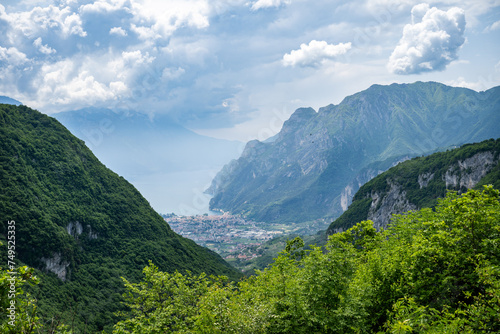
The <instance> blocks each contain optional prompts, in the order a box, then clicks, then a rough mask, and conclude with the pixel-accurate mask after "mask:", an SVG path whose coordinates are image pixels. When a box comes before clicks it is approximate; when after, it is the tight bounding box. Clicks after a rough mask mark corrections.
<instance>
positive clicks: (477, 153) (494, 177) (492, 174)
mask: <svg viewBox="0 0 500 334" xmlns="http://www.w3.org/2000/svg"><path fill="white" fill-rule="evenodd" d="M499 162H500V139H497V140H493V139H490V140H487V141H483V142H481V143H477V144H466V145H463V146H462V147H460V148H457V149H453V150H450V151H446V152H438V153H434V154H432V155H430V156H427V157H419V158H414V159H412V160H409V161H405V162H402V163H400V164H399V165H397V166H395V167H392V168H391V169H389V170H388V171H386V172H384V173H382V174H380V175H378V176H377V177H375V178H374V179H372V180H371V181H369V182H367V183H366V184H364V185H363V186H362V187H361V188H360V189H359V190H358V192H357V193H356V195H354V199H353V202H352V204H351V205H350V206H349V209H348V210H347V211H346V212H344V213H343V214H342V215H341V216H340V217H339V218H338V219H336V220H335V221H334V222H333V223H332V224H331V225H330V226H329V228H328V230H327V234H333V233H336V232H341V231H344V230H347V229H349V228H351V227H352V226H354V225H355V224H356V223H358V222H360V221H363V220H372V221H373V222H374V226H375V227H376V228H381V227H386V226H387V224H388V223H389V221H390V219H391V216H392V215H393V214H401V213H404V212H407V211H409V210H418V209H421V208H426V207H435V206H436V204H437V199H438V198H443V197H445V195H446V192H447V191H448V190H453V191H457V192H458V193H463V192H466V191H467V189H471V188H478V189H480V188H482V186H483V185H486V184H492V185H493V186H494V187H495V188H496V189H500V164H499Z"/></svg>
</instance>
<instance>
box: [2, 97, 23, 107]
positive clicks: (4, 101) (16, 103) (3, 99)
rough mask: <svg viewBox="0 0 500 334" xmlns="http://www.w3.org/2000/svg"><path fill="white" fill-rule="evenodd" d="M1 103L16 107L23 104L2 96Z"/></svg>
mask: <svg viewBox="0 0 500 334" xmlns="http://www.w3.org/2000/svg"><path fill="white" fill-rule="evenodd" d="M0 103H2V104H13V105H16V106H19V105H21V104H22V103H21V102H19V101H17V100H14V99H11V98H10V97H8V96H0Z"/></svg>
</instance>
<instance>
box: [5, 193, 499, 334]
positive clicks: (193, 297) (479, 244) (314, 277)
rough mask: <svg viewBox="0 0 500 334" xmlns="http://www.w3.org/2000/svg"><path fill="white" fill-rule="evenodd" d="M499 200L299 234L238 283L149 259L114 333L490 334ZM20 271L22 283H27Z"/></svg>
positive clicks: (495, 313) (449, 202)
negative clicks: (317, 236) (311, 241)
mask: <svg viewBox="0 0 500 334" xmlns="http://www.w3.org/2000/svg"><path fill="white" fill-rule="evenodd" d="M499 199H500V194H499V191H498V190H495V189H493V187H491V186H485V187H484V189H483V190H481V191H477V190H470V191H468V192H467V193H464V194H461V195H458V194H457V193H455V192H449V193H448V194H447V196H446V197H445V198H444V199H440V200H439V201H438V204H437V206H436V207H435V210H431V209H427V208H424V209H421V210H419V211H415V212H409V213H406V214H403V215H397V216H395V217H394V219H393V220H392V223H391V224H390V225H389V226H388V228H387V229H385V230H381V231H377V230H376V229H375V228H374V227H373V225H372V222H370V221H363V222H360V223H359V224H357V225H356V226H354V227H352V228H351V229H349V230H347V231H345V232H343V233H337V234H333V235H331V236H330V237H329V240H328V243H327V245H326V248H325V249H321V248H320V247H312V249H310V250H304V249H303V246H304V243H303V241H302V239H300V238H299V237H297V238H295V239H293V240H290V241H289V242H288V244H287V246H286V248H285V249H284V250H283V251H282V252H281V253H280V254H279V256H278V257H277V258H276V259H275V261H274V262H273V263H272V264H271V265H270V266H269V267H268V268H266V269H265V270H263V271H259V272H257V275H255V276H252V277H249V278H247V279H244V280H241V281H239V282H234V281H230V280H228V279H227V278H225V277H221V276H219V277H215V276H207V275H206V274H193V273H185V274H181V273H179V272H174V273H167V272H162V271H160V270H159V269H158V268H157V267H156V266H155V265H154V263H152V262H150V263H149V265H148V266H146V267H145V268H144V270H143V275H144V277H143V279H142V280H141V281H140V282H139V283H133V282H131V281H129V280H127V279H123V281H124V285H125V287H126V292H125V294H124V298H125V300H126V305H127V309H126V310H124V311H123V312H121V313H120V315H121V316H122V317H123V320H121V321H119V322H118V323H116V324H115V326H114V330H113V332H114V333H169V332H173V333H248V334H254V333H457V334H458V333H479V332H481V333H498V332H499V331H500V249H499V247H500V202H499ZM23 271H24V274H23V275H22V276H21V277H20V279H23V280H33V277H30V276H29V269H26V268H25V269H23ZM6 276H8V274H7V273H6V272H5V271H3V272H2V280H1V281H0V283H1V284H0V288H1V289H2V290H1V293H2V294H3V295H2V301H4V300H5V299H4V295H5V291H6V289H7V284H5V282H6V280H5V277H6ZM20 283H21V282H20ZM19 293H21V291H19ZM19 299H20V300H22V301H23V304H22V307H23V308H22V309H21V310H20V312H22V313H21V314H22V317H21V319H20V321H19V326H20V327H19V331H17V332H15V333H21V332H26V333H29V332H30V329H32V328H37V327H39V326H42V325H41V324H39V323H38V320H37V318H36V316H34V314H36V309H35V305H34V304H35V302H34V301H33V300H30V297H29V296H27V297H19ZM4 304H5V303H4ZM1 307H2V308H1V309H0V311H1V313H2V321H4V323H3V328H4V329H5V328H8V327H6V326H5V320H3V319H5V318H6V313H7V311H6V308H5V305H2V306H1ZM66 328H67V327H66ZM21 330H24V331H21ZM59 332H61V333H63V332H65V329H64V327H60V330H59Z"/></svg>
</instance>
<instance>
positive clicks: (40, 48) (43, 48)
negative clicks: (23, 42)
mask: <svg viewBox="0 0 500 334" xmlns="http://www.w3.org/2000/svg"><path fill="white" fill-rule="evenodd" d="M33 45H34V46H35V47H36V48H37V49H38V51H40V52H41V53H43V54H46V55H50V54H53V53H56V52H57V51H56V50H54V49H52V48H51V47H50V46H48V45H47V44H45V45H44V44H42V38H41V37H38V38H37V39H35V41H34V42H33Z"/></svg>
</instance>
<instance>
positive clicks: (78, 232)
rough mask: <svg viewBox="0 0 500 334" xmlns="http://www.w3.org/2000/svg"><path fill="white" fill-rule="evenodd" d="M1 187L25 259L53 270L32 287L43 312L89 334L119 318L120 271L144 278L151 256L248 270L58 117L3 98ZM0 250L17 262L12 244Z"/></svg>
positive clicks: (173, 263) (174, 263) (179, 264)
mask: <svg viewBox="0 0 500 334" xmlns="http://www.w3.org/2000/svg"><path fill="white" fill-rule="evenodd" d="M0 187H1V189H2V192H1V194H0V216H1V217H3V219H5V220H9V221H10V220H14V221H15V222H16V223H15V236H16V240H15V245H16V260H18V261H21V262H22V263H26V264H28V265H30V266H33V267H35V268H38V269H40V270H42V271H43V272H44V273H45V274H41V275H42V283H41V284H40V286H39V287H37V289H35V291H33V292H32V293H34V294H35V296H36V297H37V298H38V299H39V300H40V308H41V312H42V314H43V315H45V316H50V317H52V316H55V317H56V318H61V317H62V318H65V319H66V321H65V322H66V323H68V324H69V323H71V324H74V323H76V324H78V326H80V325H81V326H85V330H84V332H90V333H95V332H97V331H99V330H101V329H102V328H104V327H105V326H107V325H112V324H113V323H114V322H115V320H116V318H114V316H113V312H115V311H117V310H118V309H120V308H122V307H123V306H122V304H121V303H120V301H121V297H120V295H121V292H122V291H123V282H122V280H121V279H120V276H123V277H127V278H129V279H132V280H137V279H139V277H141V271H142V269H143V268H144V267H145V266H146V265H147V264H148V261H149V260H152V261H153V263H155V264H156V265H157V266H158V267H159V268H162V269H163V270H166V271H174V270H180V271H186V270H190V271H192V272H195V273H200V272H207V273H210V274H224V275H229V276H230V277H233V278H234V277H238V276H239V274H238V273H237V272H236V271H235V270H234V269H233V268H232V267H231V266H229V265H228V264H227V263H226V262H225V261H224V260H223V259H222V258H221V257H220V256H219V255H217V254H216V253H214V252H212V251H210V250H208V249H206V248H203V247H200V246H198V245H197V244H195V243H194V242H193V241H191V240H189V239H185V238H183V237H181V236H179V235H177V234H176V233H174V232H173V231H172V230H171V229H170V227H169V226H168V224H167V223H166V222H165V221H164V220H163V219H162V217H161V216H160V215H159V214H158V213H156V212H155V211H154V210H153V209H152V208H151V206H150V205H149V204H148V202H147V201H146V200H145V199H144V197H143V196H142V195H141V194H140V193H139V192H138V191H137V190H136V189H135V188H134V187H133V186H132V185H131V184H130V183H129V182H127V181H126V180H125V179H124V178H122V177H120V176H118V175H117V174H115V173H114V172H112V171H111V170H109V169H108V168H106V167H105V166H104V165H103V164H102V163H101V162H99V160H98V159H97V158H96V157H95V156H94V155H93V154H92V152H91V151H90V150H89V149H88V148H87V147H86V146H85V144H84V143H83V141H81V140H79V139H77V138H76V137H75V136H73V135H72V134H71V133H70V132H69V131H68V130H67V129H66V128H65V127H64V126H62V125H61V124H60V123H59V122H58V121H57V120H55V119H53V118H51V117H48V116H46V115H44V114H41V113H39V112H37V111H35V110H32V109H30V108H28V107H25V106H19V107H16V106H13V105H6V104H2V105H0ZM9 235H10V234H9ZM6 236H7V224H0V237H1V239H2V240H4V241H5V239H6ZM2 247H7V246H6V242H3V246H2ZM0 253H1V257H2V259H1V260H2V263H7V260H6V256H7V251H6V249H2V251H1V252H0ZM80 329H82V328H80ZM82 332H83V331H82Z"/></svg>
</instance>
